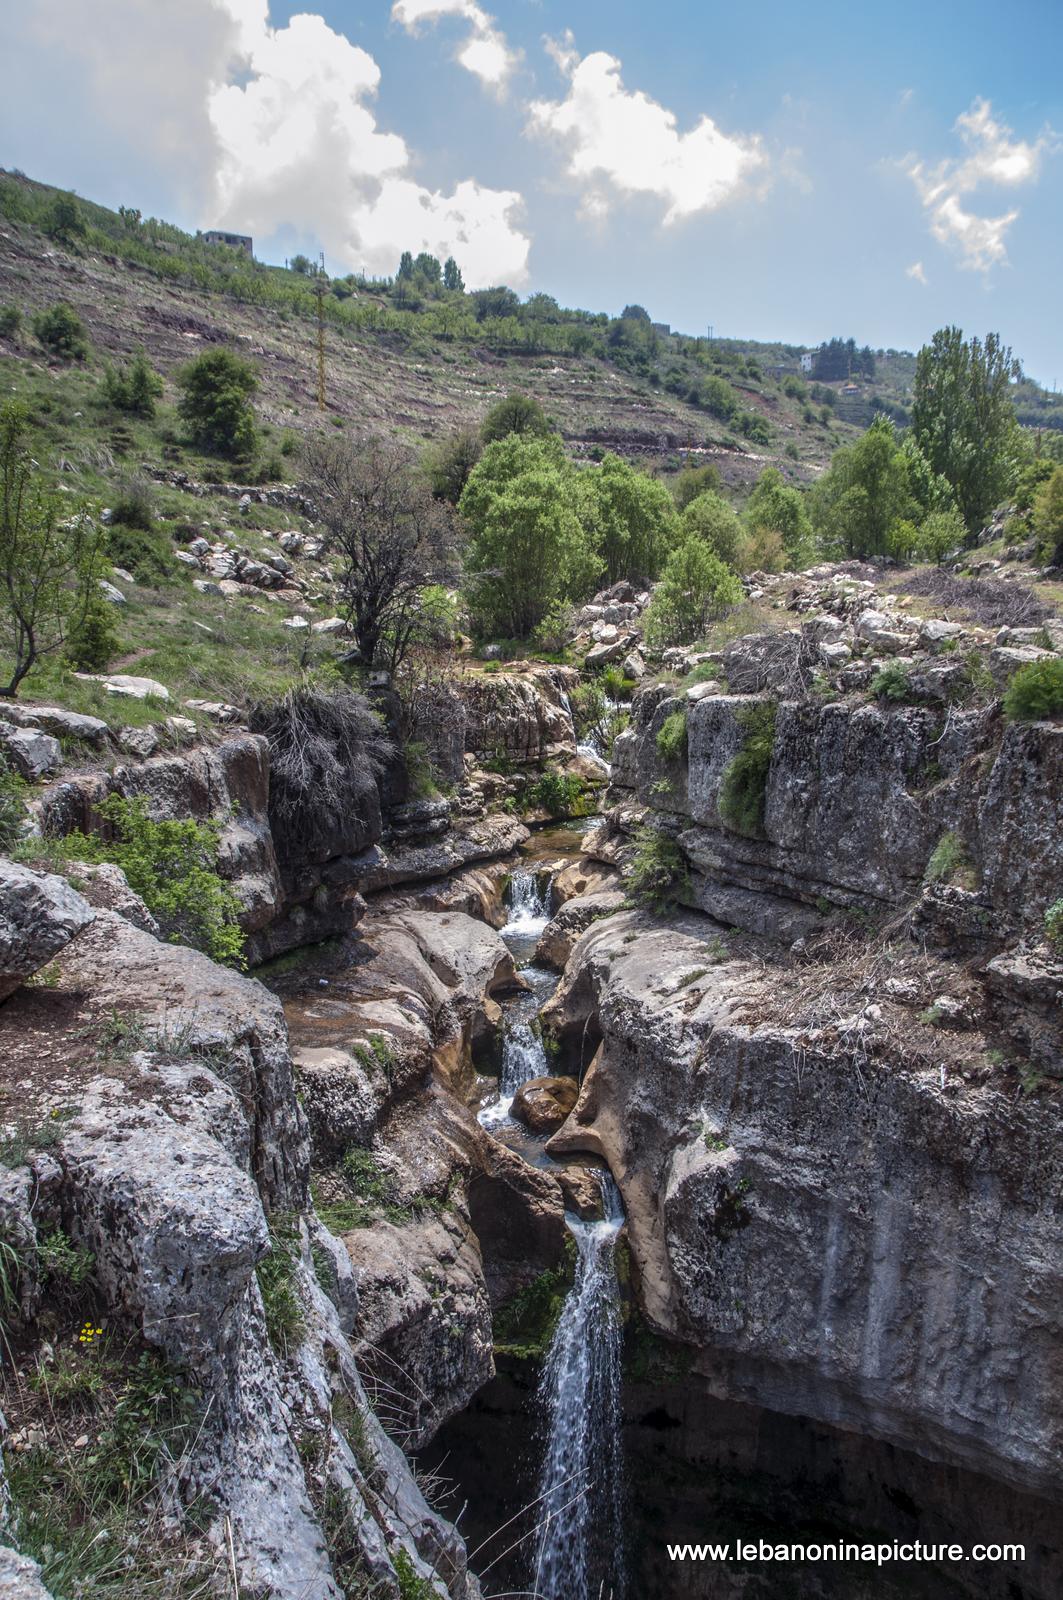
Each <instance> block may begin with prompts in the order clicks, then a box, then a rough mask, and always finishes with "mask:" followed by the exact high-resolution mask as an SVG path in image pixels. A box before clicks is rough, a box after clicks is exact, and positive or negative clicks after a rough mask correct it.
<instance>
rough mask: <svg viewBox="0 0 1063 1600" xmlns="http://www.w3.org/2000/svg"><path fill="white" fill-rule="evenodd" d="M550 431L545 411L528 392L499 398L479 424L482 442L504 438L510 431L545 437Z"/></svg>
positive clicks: (486, 442)
mask: <svg viewBox="0 0 1063 1600" xmlns="http://www.w3.org/2000/svg"><path fill="white" fill-rule="evenodd" d="M550 432H552V429H551V427H550V419H549V418H548V417H547V415H546V412H545V411H544V410H543V408H542V406H541V405H540V404H539V402H538V400H534V399H533V398H532V396H531V395H529V394H508V395H507V396H506V398H505V399H504V400H499V401H497V402H496V404H495V405H493V406H492V407H491V409H490V411H489V412H488V413H487V415H486V417H485V418H484V420H483V422H482V423H481V424H480V437H481V439H482V440H483V442H484V444H491V443H493V442H494V440H496V439H504V438H505V437H506V435H507V434H510V433H527V434H531V435H532V436H533V437H535V438H545V437H546V435H547V434H548V433H550Z"/></svg>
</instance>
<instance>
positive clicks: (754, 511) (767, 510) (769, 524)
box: [745, 467, 812, 568]
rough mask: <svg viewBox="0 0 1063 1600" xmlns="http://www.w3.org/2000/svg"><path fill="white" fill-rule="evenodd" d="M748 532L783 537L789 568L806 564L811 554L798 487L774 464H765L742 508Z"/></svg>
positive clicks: (808, 524)
mask: <svg viewBox="0 0 1063 1600" xmlns="http://www.w3.org/2000/svg"><path fill="white" fill-rule="evenodd" d="M745 524H746V527H747V529H748V530H749V532H750V534H751V535H757V534H761V535H763V534H765V533H775V534H778V536H779V538H780V539H781V540H782V546H783V550H784V552H785V558H786V565H787V567H788V568H800V567H802V566H806V565H807V564H808V560H809V557H810V555H811V553H812V523H811V521H810V519H809V515H808V512H807V510H806V509H805V501H804V496H803V495H802V494H801V492H800V490H798V489H793V488H791V487H790V486H789V485H788V484H786V483H785V482H784V481H783V476H782V473H781V472H780V471H779V470H778V468H776V467H765V469H764V471H763V472H762V473H761V475H760V477H759V478H758V479H757V482H756V485H755V486H754V489H753V493H752V494H751V495H750V497H749V500H748V502H747V503H746V509H745Z"/></svg>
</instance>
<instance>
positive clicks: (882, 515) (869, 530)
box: [812, 416, 913, 557]
mask: <svg viewBox="0 0 1063 1600" xmlns="http://www.w3.org/2000/svg"><path fill="white" fill-rule="evenodd" d="M912 508H913V501H912V495H911V490H910V488H909V483H908V464H907V461H906V459H905V456H904V453H903V451H902V450H901V448H900V446H899V445H898V443H897V437H896V434H895V432H894V427H893V423H892V422H891V421H890V420H889V418H888V417H881V416H880V417H876V418H875V420H874V422H873V423H872V424H871V426H870V427H869V428H868V430H867V432H866V433H864V434H863V435H862V436H861V438H859V439H858V440H857V441H856V443H855V444H850V445H843V447H842V448H841V449H840V450H836V451H835V453H834V456H833V459H832V460H831V464H830V470H829V472H826V473H825V474H824V475H823V477H822V478H820V480H819V482H818V483H817V484H816V486H815V488H814V490H813V492H812V517H813V522H814V524H815V528H816V532H817V534H818V536H819V539H820V542H821V544H822V545H823V547H824V549H825V550H826V552H827V553H828V554H831V555H843V556H860V557H862V556H875V555H885V554H886V553H887V552H888V550H889V547H890V535H891V531H892V529H893V528H894V526H895V524H896V523H897V522H899V521H902V520H904V519H905V518H906V517H909V516H910V514H911V511H912Z"/></svg>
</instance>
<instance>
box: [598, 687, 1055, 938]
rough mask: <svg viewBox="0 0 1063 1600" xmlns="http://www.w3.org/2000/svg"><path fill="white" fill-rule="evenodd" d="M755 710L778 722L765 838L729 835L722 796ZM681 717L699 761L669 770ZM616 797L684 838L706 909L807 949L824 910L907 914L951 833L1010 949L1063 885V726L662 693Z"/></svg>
mask: <svg viewBox="0 0 1063 1600" xmlns="http://www.w3.org/2000/svg"><path fill="white" fill-rule="evenodd" d="M754 706H762V707H777V709H775V720H774V739H773V743H772V751H771V761H770V766H769V767H768V770H767V774H766V781H765V785H764V798H763V825H762V827H761V828H759V829H757V830H756V832H755V834H754V835H753V836H752V837H751V836H750V835H749V834H747V833H743V832H740V831H738V830H737V828H736V827H735V826H734V825H733V824H729V823H728V821H727V820H726V819H725V816H724V815H723V814H722V812H721V797H722V791H723V786H724V782H725V777H726V774H727V772H728V768H729V767H730V765H731V763H732V762H733V761H734V759H735V757H736V756H737V755H738V754H739V752H740V751H741V750H742V748H743V744H744V741H745V739H746V737H747V728H746V726H745V725H744V722H743V719H744V718H745V717H747V716H748V714H749V711H750V708H751V707H754ZM676 711H681V712H684V713H685V715H686V728H687V749H688V757H687V761H686V762H685V763H683V764H682V765H681V766H680V765H675V766H669V767H667V768H666V767H665V764H664V763H663V762H662V760H661V757H660V755H659V753H658V751H657V747H656V736H657V734H658V732H659V731H660V728H661V726H662V724H663V723H664V721H665V719H666V718H667V717H668V716H669V715H672V714H674V713H675V712H676ZM662 778H665V779H666V780H669V781H668V782H667V784H666V792H663V793H662V790H661V782H662ZM613 784H614V787H615V788H616V790H617V791H619V792H622V793H626V794H627V795H628V796H630V797H633V798H637V800H638V801H639V803H640V804H641V805H643V806H645V807H647V808H648V809H649V810H650V811H651V812H654V813H656V814H657V815H658V816H660V818H661V819H662V821H663V822H664V823H665V825H666V826H667V827H668V830H669V831H670V832H672V833H674V834H675V836H676V837H677V840H678V843H679V845H680V847H681V848H682V850H683V852H684V854H685V855H686V857H687V858H688V860H689V862H690V864H691V867H692V869H693V877H692V899H693V900H694V901H695V902H696V903H697V904H698V905H699V906H700V907H701V909H703V910H704V911H707V912H708V913H709V914H710V915H711V916H715V917H718V918H719V920H721V921H723V922H727V923H732V924H734V925H735V926H738V927H742V928H746V929H748V930H749V931H752V932H764V933H772V934H775V935H776V936H777V937H786V936H787V935H789V936H790V937H796V936H797V935H798V934H799V933H802V932H807V931H808V930H809V929H810V928H812V927H814V926H815V925H816V921H817V919H816V915H815V912H816V908H817V902H823V901H825V902H826V903H827V906H828V907H830V906H861V907H864V908H866V909H868V910H885V909H900V908H901V907H902V906H904V905H906V904H908V903H910V902H911V901H912V900H913V899H914V898H915V897H916V896H918V895H919V893H920V892H921V889H922V885H923V880H924V877H925V874H926V869H927V865H928V863H929V861H930V858H931V855H932V854H933V851H934V849H935V847H936V846H937V844H938V843H939V842H940V840H941V838H942V836H943V835H944V834H946V833H950V832H954V833H956V835H957V837H958V840H959V841H960V842H961V843H962V848H963V853H964V855H965V856H966V858H967V860H968V862H969V864H970V866H971V868H972V869H973V870H974V872H975V874H976V876H977V877H978V879H979V880H980V883H979V888H978V889H977V890H976V891H971V894H972V899H971V910H972V912H973V913H974V914H975V915H977V912H978V911H979V910H981V911H982V913H983V917H982V921H983V924H984V928H985V929H986V930H987V931H988V929H989V928H990V926H991V927H992V930H993V932H994V934H995V935H996V936H999V937H1000V938H1001V939H1005V938H1007V937H1009V936H1010V937H1014V936H1015V935H1017V934H1019V933H1020V932H1022V931H1024V930H1025V929H1028V928H1030V927H1036V926H1037V925H1038V924H1039V922H1040V920H1041V918H1042V917H1043V914H1044V911H1045V909H1046V907H1047V906H1048V905H1049V904H1050V903H1051V902H1052V900H1054V898H1055V897H1056V896H1057V895H1058V892H1059V886H1060V883H1061V880H1063V726H1060V724H1058V723H1049V722H1043V723H1012V724H1010V725H1005V724H1004V722H1003V719H1002V718H1001V716H1000V714H999V711H994V710H993V709H992V708H989V709H977V710H969V711H964V710H957V709H951V710H949V711H948V712H947V713H945V712H943V711H935V710H933V709H931V708H930V707H921V706H898V707H891V708H889V709H883V708H882V707H881V706H879V705H872V704H867V703H863V702H854V701H843V702H839V703H837V704H822V703H819V702H816V701H814V700H799V701H781V702H776V700H775V699H774V698H769V697H767V696H764V695H762V694H751V695H732V694H723V695H721V694H710V695H707V696H704V697H701V698H699V699H697V700H695V701H693V702H691V701H689V700H687V698H686V697H685V696H682V697H676V696H674V695H671V694H669V693H668V691H667V690H665V689H661V690H648V691H645V692H644V693H643V694H641V695H639V696H638V697H637V698H636V701H635V708H634V714H633V726H632V728H631V729H630V730H629V731H627V732H625V733H623V734H621V735H620V737H619V738H618V739H617V741H616V750H615V766H614V772H613Z"/></svg>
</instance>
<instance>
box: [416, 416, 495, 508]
mask: <svg viewBox="0 0 1063 1600" xmlns="http://www.w3.org/2000/svg"><path fill="white" fill-rule="evenodd" d="M483 450H484V447H483V445H482V443H481V442H480V435H479V434H478V433H476V432H474V430H473V429H472V428H459V430H458V432H457V433H452V434H451V435H450V437H449V438H446V439H440V440H439V441H438V443H436V444H435V445H431V446H429V448H428V449H427V450H426V451H425V457H424V468H425V472H426V473H427V475H428V482H429V484H430V485H431V489H432V493H433V494H434V495H435V497H436V499H437V500H448V501H449V502H450V504H451V505H452V506H456V505H457V503H458V501H459V500H460V499H461V494H462V490H463V489H464V488H465V485H466V484H467V483H468V481H469V474H470V472H471V471H472V469H473V467H475V465H476V463H477V462H478V461H479V459H480V457H481V456H482V455H483Z"/></svg>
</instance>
